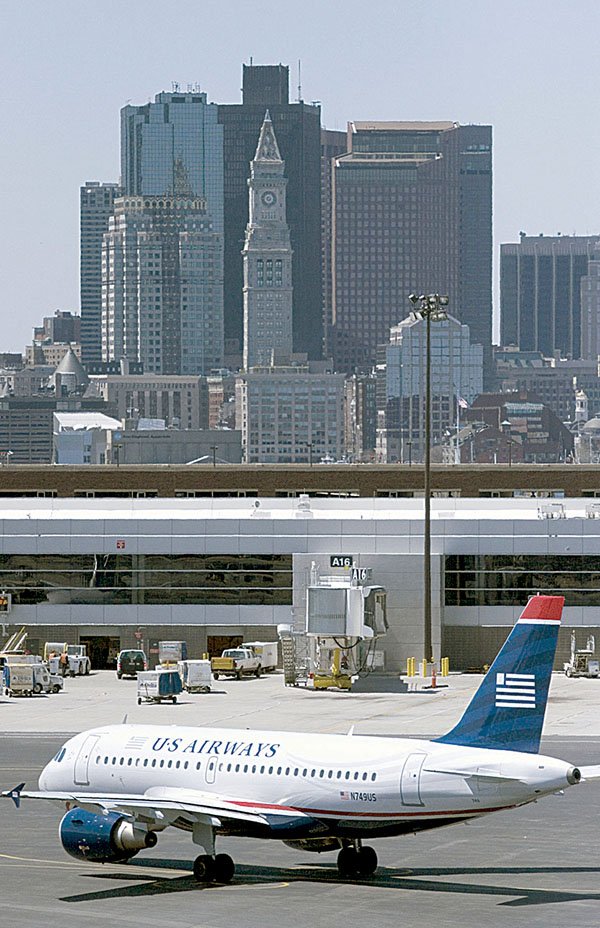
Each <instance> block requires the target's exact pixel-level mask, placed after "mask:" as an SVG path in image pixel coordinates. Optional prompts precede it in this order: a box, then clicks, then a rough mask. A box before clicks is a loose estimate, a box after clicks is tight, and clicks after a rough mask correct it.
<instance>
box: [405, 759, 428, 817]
mask: <svg viewBox="0 0 600 928" xmlns="http://www.w3.org/2000/svg"><path fill="white" fill-rule="evenodd" d="M426 757H427V754H409V755H408V757H407V758H406V760H405V761H404V767H403V768H402V775H401V777H400V796H401V798H402V805H403V806H422V805H423V801H422V799H421V769H422V767H423V764H424V763H425V758H426Z"/></svg>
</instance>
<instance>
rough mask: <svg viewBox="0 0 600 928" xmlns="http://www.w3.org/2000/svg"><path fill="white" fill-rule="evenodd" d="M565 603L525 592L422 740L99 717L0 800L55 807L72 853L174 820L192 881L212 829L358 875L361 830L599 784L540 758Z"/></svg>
mask: <svg viewBox="0 0 600 928" xmlns="http://www.w3.org/2000/svg"><path fill="white" fill-rule="evenodd" d="M563 604H564V597H562V596H534V597H533V598H532V599H530V601H529V603H528V604H527V606H526V607H525V609H524V611H523V613H522V615H521V618H520V619H519V621H518V622H517V623H516V625H515V626H514V628H513V629H512V631H511V633H510V635H509V636H508V638H507V640H506V642H505V644H504V645H503V647H502V649H501V650H500V653H499V654H498V656H497V657H496V660H495V661H494V663H493V664H492V666H491V668H490V670H489V671H488V673H487V675H486V676H485V678H484V679H483V681H482V683H481V684H480V686H479V688H478V690H477V691H476V693H475V694H474V695H473V697H472V699H471V701H470V703H469V705H468V706H467V708H466V710H465V712H464V714H463V716H462V718H461V719H460V721H459V722H458V723H457V724H456V725H455V726H454V727H453V728H452V729H451V730H450V731H449V732H448V733H447V734H445V735H442V736H441V737H439V738H435V739H433V740H431V741H429V740H425V739H421V738H388V737H377V736H373V735H370V736H360V735H353V734H352V731H350V732H349V733H348V734H347V735H330V734H308V733H297V732H289V731H251V730H249V729H243V728H242V729H238V730H236V729H231V728H222V729H219V728H194V727H182V726H173V725H169V726H167V725H126V724H122V725H104V726H102V727H101V728H96V729H92V730H90V731H84V732H82V733H81V734H79V735H76V736H75V737H74V738H70V739H69V740H68V741H66V742H65V744H64V745H63V746H62V747H61V748H60V750H59V751H58V753H57V754H56V756H55V757H54V758H53V759H52V760H51V761H50V762H49V763H48V764H47V765H46V767H45V768H44V770H43V771H42V774H41V776H40V780H39V790H38V791H32V792H29V791H25V790H24V784H23V783H20V784H19V785H18V786H15V787H14V788H13V789H11V790H7V791H6V792H4V793H2V794H1V795H2V796H4V797H6V798H9V799H12V800H13V802H14V803H15V805H16V806H17V807H18V806H19V805H20V803H21V801H22V800H24V799H31V800H36V801H37V800H49V801H51V802H55V803H66V804H67V809H68V811H67V812H66V814H65V815H63V818H62V820H61V823H60V827H59V834H60V840H61V842H62V845H63V848H64V849H65V851H66V852H67V853H68V854H70V855H71V856H72V857H75V858H76V859H77V860H80V861H81V860H86V861H91V862H95V863H100V862H102V863H115V862H118V861H123V860H127V859H129V858H130V857H133V855H134V854H136V853H137V851H138V850H141V849H143V848H150V847H153V846H154V845H155V844H156V843H157V840H158V836H159V835H160V833H161V832H162V831H164V830H165V829H166V828H168V827H169V826H170V825H173V826H175V827H176V828H180V829H181V830H183V831H186V832H188V833H191V836H192V840H193V841H194V843H195V844H197V845H199V846H200V847H201V848H202V850H203V853H202V854H201V855H200V856H199V857H197V858H196V860H195V861H194V875H195V877H196V879H197V880H198V881H201V882H211V881H217V882H224V883H226V882H229V881H230V880H231V879H232V878H233V875H234V869H235V867H234V863H233V860H232V859H231V857H229V855H228V854H217V853H216V846H215V845H216V840H217V838H218V836H219V835H222V834H235V835H238V836H244V835H245V836H247V837H256V838H262V839H264V838H271V839H278V840H282V841H283V842H284V843H285V844H287V845H288V846H290V847H292V848H296V849H298V850H301V851H302V852H303V853H306V852H307V851H316V852H324V851H336V852H337V854H338V857H337V865H338V869H339V872H340V875H342V876H343V877H344V878H345V879H355V878H358V879H364V878H366V877H368V876H370V875H371V874H373V873H374V872H375V870H376V868H377V854H376V853H375V850H374V849H373V848H372V847H369V846H366V845H365V844H364V843H363V842H364V840H365V839H367V838H368V839H370V840H372V839H376V838H378V837H391V836H394V835H404V834H410V835H412V834H414V833H416V832H419V831H428V830H430V829H432V828H436V827H441V826H447V825H451V824H454V823H458V822H468V821H469V820H471V819H477V818H481V817H482V816H484V815H487V814H489V813H491V812H497V811H500V810H503V809H514V808H517V807H519V806H523V805H526V804H528V803H532V802H537V801H538V800H539V799H541V798H543V797H544V796H549V795H552V794H554V793H556V792H557V791H558V790H564V789H566V788H567V787H569V786H574V785H576V784H577V783H579V782H580V781H581V780H582V779H586V780H592V779H600V764H599V765H592V766H587V767H583V768H581V769H579V768H578V767H576V766H574V765H573V764H571V763H568V762H566V761H563V760H558V759H556V758H555V757H549V756H544V755H540V754H539V753H538V751H539V746H540V738H541V734H542V726H543V721H544V714H545V711H546V703H547V699H548V688H549V685H550V677H551V673H552V664H553V661H554V655H555V652H556V643H557V640H558V629H559V626H560V618H561V614H562V608H563ZM531 814H534V813H531ZM520 821H522V819H520V818H519V817H518V816H517V817H516V818H515V817H511V818H509V819H507V821H506V824H507V826H509V825H510V824H511V823H512V825H513V827H515V825H516V827H517V828H520V827H521V826H520V825H518V824H517V823H518V822H520ZM515 839H516V840H518V834H517V835H516V836H515Z"/></svg>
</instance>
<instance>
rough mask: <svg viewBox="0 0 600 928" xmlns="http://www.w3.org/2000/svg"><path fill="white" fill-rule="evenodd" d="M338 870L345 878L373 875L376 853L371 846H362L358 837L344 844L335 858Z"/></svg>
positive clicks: (375, 865) (375, 868)
mask: <svg viewBox="0 0 600 928" xmlns="http://www.w3.org/2000/svg"><path fill="white" fill-rule="evenodd" d="M337 866H338V872H339V874H340V876H342V877H345V878H346V879H353V878H356V877H361V876H362V877H365V876H373V874H374V873H375V871H376V870H377V854H376V853H375V851H374V849H373V848H372V847H363V846H362V842H361V840H360V839H357V840H356V841H354V843H353V844H346V845H344V847H343V848H342V849H341V851H340V852H339V854H338V858H337Z"/></svg>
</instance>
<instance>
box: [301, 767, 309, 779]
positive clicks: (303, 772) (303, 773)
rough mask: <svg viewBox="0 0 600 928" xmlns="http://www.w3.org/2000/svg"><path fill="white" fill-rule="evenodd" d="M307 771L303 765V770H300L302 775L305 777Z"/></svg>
mask: <svg viewBox="0 0 600 928" xmlns="http://www.w3.org/2000/svg"><path fill="white" fill-rule="evenodd" d="M307 773H308V770H307V769H306V767H305V768H304V770H303V771H302V776H303V777H305V776H306V774H307Z"/></svg>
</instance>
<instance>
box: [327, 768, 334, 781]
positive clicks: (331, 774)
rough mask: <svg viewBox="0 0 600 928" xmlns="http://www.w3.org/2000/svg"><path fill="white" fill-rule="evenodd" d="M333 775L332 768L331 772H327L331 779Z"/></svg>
mask: <svg viewBox="0 0 600 928" xmlns="http://www.w3.org/2000/svg"><path fill="white" fill-rule="evenodd" d="M332 776H333V770H330V771H329V773H328V774H327V777H328V778H329V779H330V780H331V778H332Z"/></svg>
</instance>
